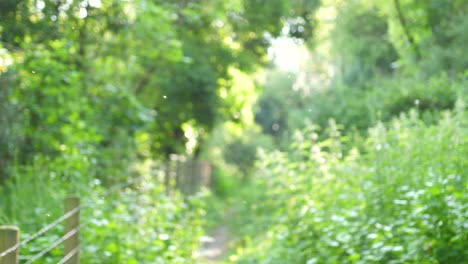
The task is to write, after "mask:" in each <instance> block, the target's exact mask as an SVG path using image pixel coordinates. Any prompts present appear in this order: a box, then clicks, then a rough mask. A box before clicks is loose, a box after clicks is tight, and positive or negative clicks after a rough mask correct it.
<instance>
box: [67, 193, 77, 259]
mask: <svg viewBox="0 0 468 264" xmlns="http://www.w3.org/2000/svg"><path fill="white" fill-rule="evenodd" d="M78 206H80V198H79V197H78V196H75V195H71V196H68V197H67V198H65V214H66V213H68V212H70V211H71V210H73V209H75V208H77V207H78ZM79 226H80V211H79V210H78V211H77V212H76V213H74V214H73V215H71V216H70V217H69V218H67V219H66V220H65V234H67V233H68V232H70V231H72V230H73V229H75V228H79ZM63 244H64V252H63V254H64V256H67V255H68V254H69V253H70V252H72V251H74V250H77V251H76V253H74V254H73V256H72V257H70V258H69V259H68V260H67V261H66V262H65V263H66V264H79V263H80V251H79V249H77V248H78V246H79V245H80V232H79V230H78V231H77V232H76V233H74V234H73V235H72V236H70V237H69V238H68V239H66V240H65V241H64V243H63ZM70 254H72V253H70Z"/></svg>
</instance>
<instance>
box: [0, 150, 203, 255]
mask: <svg viewBox="0 0 468 264" xmlns="http://www.w3.org/2000/svg"><path fill="white" fill-rule="evenodd" d="M64 168H66V166H65V164H64V163H63V160H61V161H60V160H59V159H57V160H40V159H36V160H35V163H34V164H33V165H31V166H21V167H20V166H18V167H17V171H14V174H13V175H15V177H14V178H11V179H9V180H8V181H7V182H6V183H5V185H4V186H1V188H0V191H1V192H2V193H4V195H3V196H2V199H1V200H0V220H1V222H2V223H9V224H13V225H17V226H18V227H19V228H20V229H21V240H24V239H27V238H28V237H29V236H30V235H32V234H33V233H35V232H37V231H38V230H39V229H41V228H42V227H44V226H46V225H47V224H49V223H51V222H53V221H54V220H55V219H57V218H59V217H60V216H62V215H63V214H64V209H63V208H64V205H63V204H64V199H65V197H66V196H67V195H70V194H75V195H78V196H79V197H80V199H81V206H82V207H83V208H82V209H81V216H80V218H81V222H80V225H82V229H81V243H82V244H81V258H82V260H83V261H85V263H168V262H170V263H195V261H196V260H195V255H194V252H195V251H196V250H197V249H198V248H199V238H200V236H201V235H202V234H203V226H204V220H203V218H204V214H205V211H204V199H205V198H206V197H207V195H206V194H204V193H200V194H198V195H196V196H192V197H190V198H184V197H183V196H182V195H181V194H180V193H179V192H177V191H175V190H174V191H172V192H171V194H170V195H168V193H167V191H166V189H165V185H164V184H163V182H164V181H163V180H161V178H160V177H161V176H162V175H161V172H160V170H159V169H158V166H156V165H153V166H149V165H148V164H145V165H142V164H140V165H139V166H136V167H135V168H132V169H129V171H127V173H130V172H133V173H132V174H130V175H133V176H132V177H130V178H127V179H125V180H123V179H124V178H123V176H122V175H114V177H115V182H114V183H113V184H111V185H110V186H105V185H103V183H102V182H100V180H98V179H96V178H94V177H87V178H83V177H81V178H80V181H77V180H69V181H66V180H63V177H62V178H58V177H57V174H59V173H67V172H70V171H67V170H64ZM71 172H73V171H71ZM75 172H77V171H75ZM119 176H120V177H121V178H120V179H121V180H118V179H119ZM63 234H64V231H63V223H62V224H58V225H57V226H56V227H54V228H53V229H52V230H50V231H48V232H47V233H45V234H44V235H42V236H40V237H38V238H37V239H34V240H32V241H31V242H29V243H27V244H26V245H25V246H22V247H21V248H20V260H22V261H26V260H28V259H30V258H31V257H32V256H34V255H35V254H38V253H39V252H40V251H42V250H43V249H44V248H45V247H46V246H48V245H50V244H51V243H52V242H54V241H55V240H56V239H58V238H60V237H62V236H63ZM62 257H63V245H60V246H58V247H55V248H54V249H53V250H52V251H50V252H49V253H47V254H46V255H45V256H44V257H42V258H40V259H39V260H38V261H39V263H58V261H59V260H60V259H61V258H62Z"/></svg>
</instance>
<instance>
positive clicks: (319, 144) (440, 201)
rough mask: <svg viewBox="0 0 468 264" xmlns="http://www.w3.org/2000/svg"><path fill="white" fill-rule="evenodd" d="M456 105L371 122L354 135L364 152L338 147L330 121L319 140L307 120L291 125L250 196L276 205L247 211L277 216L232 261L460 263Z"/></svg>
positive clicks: (463, 234)
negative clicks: (287, 141)
mask: <svg viewBox="0 0 468 264" xmlns="http://www.w3.org/2000/svg"><path fill="white" fill-rule="evenodd" d="M462 104H463V103H462V102H461V101H459V107H458V109H457V110H456V111H455V112H453V113H450V112H444V114H443V116H442V117H441V118H440V119H439V121H438V123H437V124H433V125H426V124H424V123H423V122H422V121H421V120H420V119H419V117H418V114H417V112H416V111H414V110H413V111H411V112H410V113H409V115H402V116H401V117H400V118H398V119H394V120H393V121H392V122H391V123H390V124H389V125H388V126H385V125H383V124H378V125H377V126H375V127H374V128H372V129H371V132H370V137H369V138H368V139H367V140H365V141H357V142H354V144H356V146H358V145H360V144H362V145H363V146H365V148H364V152H363V153H359V152H358V150H357V149H352V150H350V151H348V152H343V147H342V144H343V140H344V138H342V137H341V136H340V133H339V131H338V130H337V129H336V127H335V125H334V123H331V126H330V127H329V129H328V133H329V137H328V138H327V139H326V140H323V141H317V138H318V135H317V134H316V132H314V129H312V130H309V131H308V132H307V131H306V132H304V133H299V132H298V133H297V134H296V136H295V142H294V143H293V144H292V145H291V147H290V149H289V150H288V152H286V153H280V152H276V153H265V156H264V157H263V159H262V161H263V162H262V163H261V165H260V167H259V169H260V170H259V172H258V178H257V179H258V182H259V183H258V185H257V187H258V188H262V190H263V191H264V192H266V195H267V197H266V198H264V199H263V200H262V202H261V203H260V201H258V200H257V201H255V203H256V206H258V207H261V208H263V209H266V208H268V209H271V208H275V211H273V212H272V211H264V210H261V209H257V210H255V211H254V212H255V213H256V214H259V215H256V214H254V215H252V217H253V218H257V217H260V218H261V217H265V216H267V215H268V216H270V217H271V215H276V216H277V217H276V218H274V220H272V221H270V222H269V223H268V224H269V227H268V230H267V231H266V232H265V233H264V234H263V235H260V236H257V237H253V242H251V243H247V245H248V246H250V248H249V247H247V248H246V249H244V250H242V251H238V252H239V253H238V256H237V257H238V258H239V261H238V263H284V262H288V263H369V262H372V263H459V262H463V260H464V259H466V258H467V257H468V256H467V252H466V246H467V243H468V237H467V230H466V224H465V220H464V219H466V217H467V215H466V204H467V202H468V201H467V197H466V195H465V192H466V190H467V188H468V186H467V185H466V183H467V177H468V175H467V174H466V170H465V168H466V166H467V164H466V161H465V160H464V159H463V158H462V157H464V156H466V155H467V153H468V149H467V147H466V146H467V144H466V140H467V138H466V134H467V131H466V127H467V126H466V125H467V118H466V110H465V109H464V108H463V106H462ZM262 186H263V187H262ZM250 206H253V204H251V205H250ZM252 226H253V227H255V223H254V224H252ZM254 230H262V228H261V227H258V226H257V227H256V229H254ZM263 230H264V228H263ZM253 233H254V234H258V232H255V231H254V232H253ZM247 241H248V240H247ZM257 241H258V242H260V241H261V242H260V243H259V244H256V243H257ZM267 252H268V254H266V253H267Z"/></svg>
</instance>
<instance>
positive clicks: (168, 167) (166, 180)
mask: <svg viewBox="0 0 468 264" xmlns="http://www.w3.org/2000/svg"><path fill="white" fill-rule="evenodd" d="M170 175H171V159H170V158H168V159H167V160H166V172H165V173H164V185H165V186H166V194H167V195H169V194H170V192H171V190H170V189H171V185H170V184H171V181H170V180H171V176H170Z"/></svg>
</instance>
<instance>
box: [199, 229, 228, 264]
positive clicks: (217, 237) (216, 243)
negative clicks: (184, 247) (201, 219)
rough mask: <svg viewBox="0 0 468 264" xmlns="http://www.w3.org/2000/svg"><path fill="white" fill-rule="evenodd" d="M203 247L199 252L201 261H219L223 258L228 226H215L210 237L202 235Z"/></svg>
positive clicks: (225, 249)
mask: <svg viewBox="0 0 468 264" xmlns="http://www.w3.org/2000/svg"><path fill="white" fill-rule="evenodd" d="M202 242H203V249H202V250H201V251H200V252H199V256H200V259H201V260H202V262H201V263H206V264H208V263H220V261H221V260H223V259H224V255H225V253H226V251H227V243H228V242H229V228H228V227H227V226H226V225H221V226H219V227H217V228H216V229H215V230H214V231H213V234H212V236H211V237H203V239H202Z"/></svg>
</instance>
